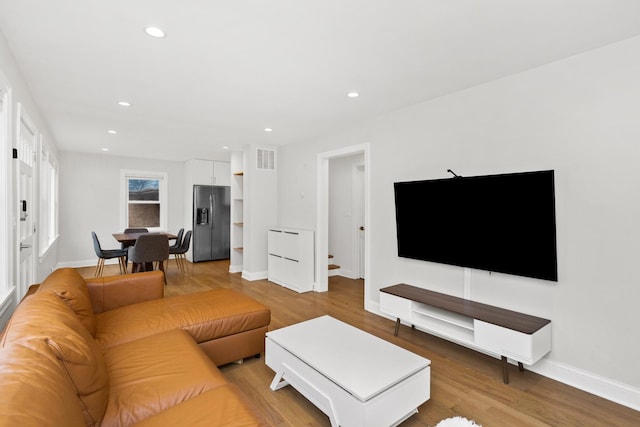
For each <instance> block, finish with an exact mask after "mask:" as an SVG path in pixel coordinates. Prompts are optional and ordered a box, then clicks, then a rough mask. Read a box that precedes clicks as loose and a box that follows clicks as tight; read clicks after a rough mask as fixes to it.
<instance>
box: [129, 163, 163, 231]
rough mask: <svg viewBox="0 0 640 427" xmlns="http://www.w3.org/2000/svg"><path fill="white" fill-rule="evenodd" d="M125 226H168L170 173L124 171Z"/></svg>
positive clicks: (149, 227)
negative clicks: (168, 183)
mask: <svg viewBox="0 0 640 427" xmlns="http://www.w3.org/2000/svg"><path fill="white" fill-rule="evenodd" d="M122 193H123V200H124V203H123V204H124V220H123V221H122V223H123V228H139V227H143V228H148V229H150V230H166V229H167V203H166V200H167V174H166V173H161V172H144V171H122Z"/></svg>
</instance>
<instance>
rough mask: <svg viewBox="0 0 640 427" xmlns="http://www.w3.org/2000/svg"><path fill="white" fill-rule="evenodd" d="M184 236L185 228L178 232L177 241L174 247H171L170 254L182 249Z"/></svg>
mask: <svg viewBox="0 0 640 427" xmlns="http://www.w3.org/2000/svg"><path fill="white" fill-rule="evenodd" d="M183 235H184V228H181V229H180V230H178V234H176V241H175V242H174V243H173V245H170V246H169V252H171V249H173V250H176V249H180V246H181V245H182V236H183Z"/></svg>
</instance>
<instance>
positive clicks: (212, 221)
mask: <svg viewBox="0 0 640 427" xmlns="http://www.w3.org/2000/svg"><path fill="white" fill-rule="evenodd" d="M209 212H211V222H209V224H210V226H211V228H213V227H214V226H213V224H214V223H215V217H214V215H215V211H214V210H213V196H212V195H211V194H209Z"/></svg>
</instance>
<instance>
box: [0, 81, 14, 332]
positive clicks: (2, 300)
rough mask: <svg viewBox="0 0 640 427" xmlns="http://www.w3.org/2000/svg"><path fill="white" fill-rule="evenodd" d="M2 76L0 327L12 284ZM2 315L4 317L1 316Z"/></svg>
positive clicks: (8, 148)
mask: <svg viewBox="0 0 640 427" xmlns="http://www.w3.org/2000/svg"><path fill="white" fill-rule="evenodd" d="M4 82H5V80H4V77H3V76H2V75H1V73H0V226H1V227H2V228H0V327H2V324H3V320H6V317H4V311H5V310H6V301H7V299H6V298H7V297H8V295H9V294H8V291H9V290H10V289H11V287H12V286H13V284H14V281H13V277H12V271H11V261H12V259H11V250H10V249H9V245H10V242H11V238H10V236H11V228H10V224H11V219H10V218H11V211H10V210H9V205H10V194H11V192H10V191H9V188H10V187H9V182H10V177H11V170H12V169H11V168H10V164H9V157H10V155H11V154H10V153H11V145H10V143H9V126H8V123H9V120H8V117H9V105H10V101H9V91H8V89H7V88H6V86H5V84H4ZM3 317H4V318H3Z"/></svg>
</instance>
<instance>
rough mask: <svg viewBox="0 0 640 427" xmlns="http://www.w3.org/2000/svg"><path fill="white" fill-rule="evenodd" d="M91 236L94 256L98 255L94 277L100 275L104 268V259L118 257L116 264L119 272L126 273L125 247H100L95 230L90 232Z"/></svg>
mask: <svg viewBox="0 0 640 427" xmlns="http://www.w3.org/2000/svg"><path fill="white" fill-rule="evenodd" d="M91 237H92V239H93V249H94V251H95V252H96V256H97V257H98V264H97V265H96V272H95V276H96V277H101V276H102V273H103V270H104V260H105V259H115V258H118V264H119V266H120V273H123V274H126V273H127V261H126V256H127V250H126V249H102V246H101V245H100V240H98V235H97V234H96V233H95V231H92V232H91Z"/></svg>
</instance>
